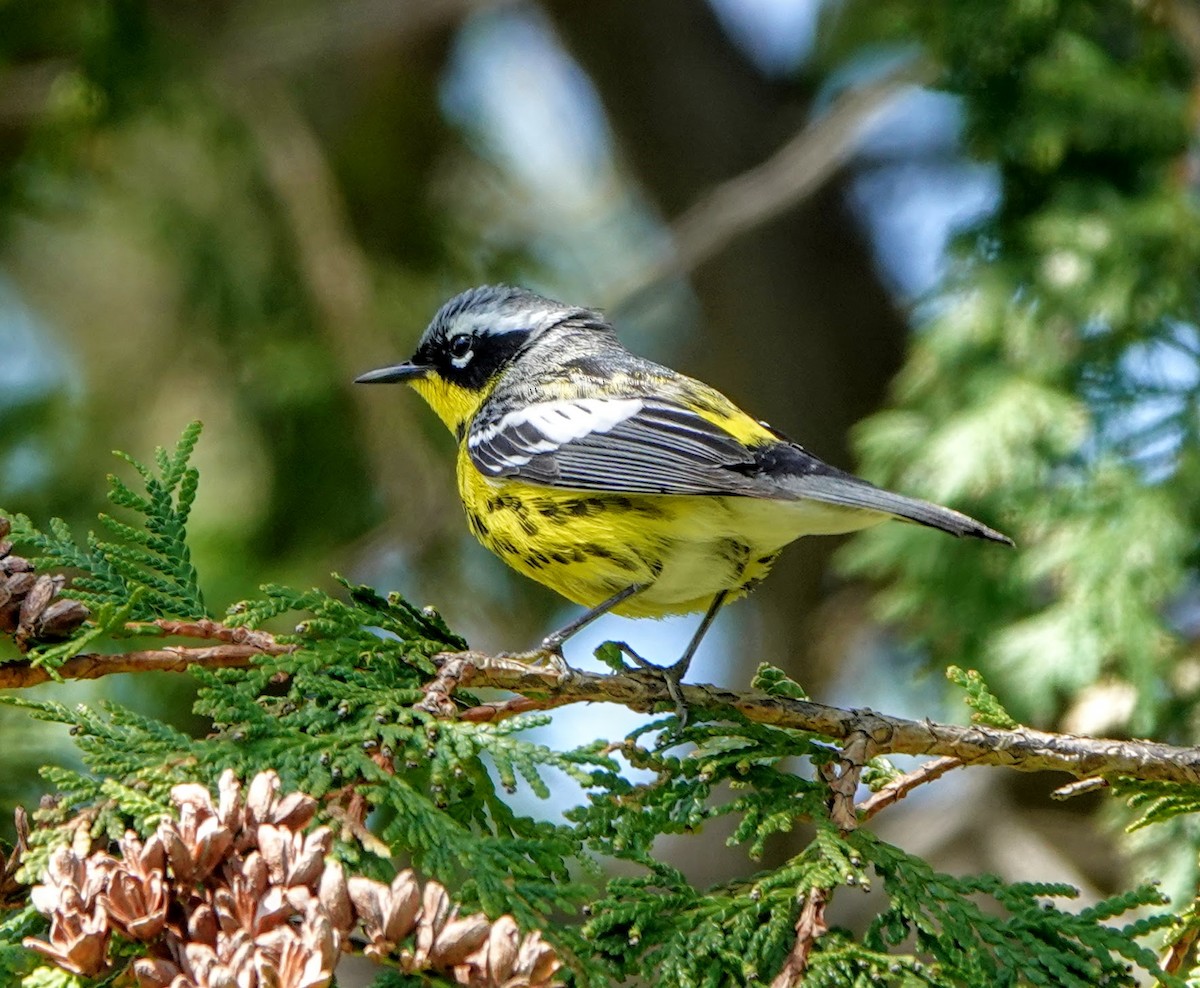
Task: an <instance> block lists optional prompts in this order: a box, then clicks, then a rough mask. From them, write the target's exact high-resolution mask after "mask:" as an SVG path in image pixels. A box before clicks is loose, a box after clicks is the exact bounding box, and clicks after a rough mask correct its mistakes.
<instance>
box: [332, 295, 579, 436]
mask: <svg viewBox="0 0 1200 988" xmlns="http://www.w3.org/2000/svg"><path fill="white" fill-rule="evenodd" d="M579 317H584V318H587V319H589V320H590V319H595V318H596V314H595V313H594V312H591V311H590V310H588V309H581V308H578V307H577V306H570V305H563V304H562V303H561V302H555V301H553V300H552V299H548V298H543V297H542V296H541V295H536V294H534V293H533V292H530V291H527V290H525V289H524V288H513V287H510V286H508V285H485V286H483V287H480V288H471V289H468V290H467V291H465V292H462V293H460V294H458V295H455V296H454V298H452V299H450V301H448V302H447V303H446V304H445V305H443V306H442V307H441V308H440V309H439V310H438V312H437V315H435V316H434V317H433V321H432V322H431V323H430V324H429V327H428V328H427V329H426V330H425V332H424V333H423V334H422V335H421V339H420V342H418V344H417V349H416V352H414V353H413V355H412V356H411V357H410V358H409V359H408V360H406V361H405V362H404V363H401V364H394V365H392V366H390V367H381V368H380V369H378V370H373V371H368V372H367V373H366V374H362V375H360V376H359V377H357V378H355V382H356V383H358V384H384V383H394V382H404V383H407V384H411V385H412V386H413V388H414V389H415V390H416V391H417V392H418V393H419V394H420V395H421V397H422V398H424V399H425V401H426V402H428V403H429V406H430V407H431V408H432V409H433V410H434V411H435V412H436V413H437V414H438V417H439V418H441V420H442V421H443V422H445V423H446V425H447V426H448V427H449V428H450V430H451V431H452V432H455V433H459V432H460V431H461V429H462V428H463V426H465V424H466V423H467V422H469V421H470V420H471V418H472V417H473V416H474V414H475V412H476V411H477V410H478V409H479V406H480V405H481V404H482V403H483V401H484V400H485V399H486V398H487V396H488V395H489V394H490V393H491V391H492V388H493V387H494V386H495V384H496V381H497V380H498V379H499V377H500V375H501V373H502V372H503V371H504V369H505V368H506V367H508V366H509V364H511V363H512V361H513V360H515V359H516V358H517V356H518V355H519V354H520V353H521V352H522V351H523V350H525V349H526V348H527V347H528V346H529V345H530V344H531V343H532V342H533V341H534V340H535V339H537V338H538V337H539V336H541V335H542V334H543V333H545V332H546V330H548V329H551V328H553V327H554V326H557V325H559V324H560V323H562V322H564V321H566V320H568V319H574V318H579Z"/></svg>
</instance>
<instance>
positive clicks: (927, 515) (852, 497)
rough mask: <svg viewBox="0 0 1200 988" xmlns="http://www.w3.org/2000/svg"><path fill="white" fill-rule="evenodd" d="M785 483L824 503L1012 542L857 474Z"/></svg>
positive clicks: (952, 512) (960, 534)
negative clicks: (868, 481) (884, 488)
mask: <svg viewBox="0 0 1200 988" xmlns="http://www.w3.org/2000/svg"><path fill="white" fill-rule="evenodd" d="M788 487H789V489H790V491H791V492H793V493H794V494H796V495H798V496H799V497H804V498H810V499H811V500H813V501H820V502H822V503H824V504H836V505H839V506H841V507H846V508H861V509H865V510H867V511H878V512H880V513H882V514H887V515H891V516H892V517H893V518H900V519H902V520H904V521H911V522H916V523H917V524H918V525H928V526H929V527H930V528H938V529H941V530H942V531H943V532H949V533H950V534H951V535H955V536H958V537H959V538H962V537H964V536H969V537H971V538H976V539H990V540H991V541H992V542H1002V543H1004V544H1005V545H1013V544H1014V543H1013V540H1012V539H1010V538H1009V537H1008V536H1007V535H1004V534H1003V533H1001V532H997V531H996V530H995V529H994V528H989V527H988V526H987V525H985V524H984V523H983V522H981V521H976V520H975V519H974V518H972V517H971V516H970V515H964V514H963V513H962V512H961V511H955V510H953V509H952V508H943V507H942V506H941V505H940V504H932V503H930V502H929V501H922V500H920V499H918V498H915V497H905V496H904V495H903V494H893V493H892V492H891V491H885V490H883V489H882V488H880V487H876V486H874V485H873V484H869V483H867V481H865V480H859V479H858V478H857V477H851V476H837V475H830V474H809V475H807V476H805V477H796V478H792V479H791V481H790V482H789V484H788Z"/></svg>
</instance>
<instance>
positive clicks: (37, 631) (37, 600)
mask: <svg viewBox="0 0 1200 988" xmlns="http://www.w3.org/2000/svg"><path fill="white" fill-rule="evenodd" d="M11 531H12V522H10V521H9V520H8V519H7V518H5V517H4V516H3V515H0V632H3V633H5V634H9V635H12V636H13V637H14V638H15V639H16V642H17V647H18V648H19V649H21V651H22V652H24V651H26V650H27V649H29V648H30V646H32V645H36V644H38V643H39V642H54V641H64V640H65V639H67V638H70V637H71V633H72V632H73V631H74V630H75V629H76V628H78V627H79V626H80V625H81V624H83V622H84V621H86V620H87V619H88V609H87V608H86V607H84V606H83V604H81V603H80V602H79V601H77V600H70V599H68V598H66V597H60V596H59V593H60V592H61V591H62V588H63V587H64V586H65V585H66V582H67V579H66V577H65V576H62V575H60V574H56V575H54V576H47V575H46V574H41V575H39V574H38V573H36V572H35V571H34V567H33V563H31V562H30V561H29V560H28V559H25V558H24V557H22V556H14V555H13V554H12V550H13V544H12V543H11V542H10V541H8V533H9V532H11Z"/></svg>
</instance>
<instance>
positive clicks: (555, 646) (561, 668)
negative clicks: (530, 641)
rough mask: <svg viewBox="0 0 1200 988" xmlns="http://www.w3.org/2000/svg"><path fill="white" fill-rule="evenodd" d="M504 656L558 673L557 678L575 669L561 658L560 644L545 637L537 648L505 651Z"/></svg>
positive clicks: (563, 676) (564, 677) (564, 676)
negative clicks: (524, 650) (522, 650)
mask: <svg viewBox="0 0 1200 988" xmlns="http://www.w3.org/2000/svg"><path fill="white" fill-rule="evenodd" d="M503 657H504V658H506V659H512V660H513V661H514V662H520V663H523V664H524V665H527V666H535V667H538V668H545V669H549V670H551V671H552V672H554V673H557V674H558V677H559V679H566V678H567V677H568V676H570V675H571V673H573V672H574V671H575V670H574V669H572V668H571V667H570V666H569V665H567V660H566V659H564V658H563V654H562V645H561V644H559V643H557V642H554V641H552V640H551V639H550V638H547V639H546V640H545V641H543V642H542V644H541V645H539V646H538V647H537V648H533V649H530V650H529V651H527V652H505V653H504V656H503Z"/></svg>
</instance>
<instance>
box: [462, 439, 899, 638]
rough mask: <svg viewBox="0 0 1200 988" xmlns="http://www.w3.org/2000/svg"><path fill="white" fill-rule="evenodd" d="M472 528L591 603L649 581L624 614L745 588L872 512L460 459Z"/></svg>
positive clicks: (523, 565) (703, 602) (530, 572)
mask: <svg viewBox="0 0 1200 988" xmlns="http://www.w3.org/2000/svg"><path fill="white" fill-rule="evenodd" d="M458 484H459V494H460V495H461V497H462V500H463V505H464V507H465V508H466V511H467V521H468V523H469V525H470V527H471V531H472V533H473V534H474V535H475V537H476V538H477V539H479V541H480V542H482V543H483V545H484V546H486V547H487V548H488V549H490V550H492V552H494V553H496V555H498V556H499V557H500V558H501V559H503V560H504V561H505V562H506V563H508V565H509V566H511V567H512V568H513V569H515V570H517V571H518V572H520V573H523V574H524V575H526V576H528V577H530V578H531V579H533V580H536V581H538V582H539V583H542V584H544V585H545V586H548V587H550V588H551V589H552V590H555V591H557V592H558V593H560V594H562V595H563V596H564V597H566V598H567V599H568V600H572V601H574V602H575V603H577V604H582V605H583V606H585V607H594V606H595V605H597V604H599V603H601V602H602V601H604V600H607V599H608V598H609V597H611V596H613V594H615V593H617V592H619V591H621V590H624V589H625V588H626V587H628V586H630V585H631V584H641V585H643V586H645V587H646V589H645V590H643V591H642V592H641V593H638V594H637V595H636V596H634V597H632V598H630V599H629V600H627V601H625V602H624V603H622V604H620V605H619V606H618V607H616V608H614V613H616V614H623V615H625V616H627V617H665V616H666V615H668V614H687V613H691V612H694V611H702V610H705V609H707V608H708V606H709V604H710V603H711V602H712V599H713V597H714V596H715V595H716V594H717V593H719V592H721V591H722V590H725V591H728V592H729V594H730V599H736V598H737V597H741V596H744V595H745V594H746V593H748V592H749V591H750V590H751V589H753V587H754V586H755V585H756V584H757V583H758V582H759V581H760V580H762V579H763V577H765V576H766V575H767V573H768V571H769V570H770V568H771V564H772V563H773V562H774V561H775V558H776V556H778V554H779V551H780V550H781V549H782V548H783V547H784V546H785V545H787V544H788V543H789V542H793V541H795V540H796V539H797V538H799V537H800V536H802V535H812V534H833V533H837V532H849V531H856V530H857V529H860V528H866V527H868V526H870V525H873V524H876V523H877V522H880V521H883V520H884V519H885V518H886V517H887V516H886V515H880V514H877V513H874V512H868V511H861V510H854V509H846V508H836V507H833V506H830V505H823V504H818V503H817V502H813V501H782V500H780V501H772V500H766V499H761V498H747V497H716V496H700V495H694V496H693V495H661V494H659V495H655V494H620V493H612V492H605V491H577V490H566V489H562V488H555V487H544V486H542V485H538V484H529V483H526V482H524V481H520V480H512V479H508V478H500V479H493V478H489V477H485V476H483V475H482V474H480V473H479V472H478V471H477V470H476V469H475V467H474V466H473V465H472V463H471V461H470V458H469V456H468V455H467V454H466V451H465V450H463V451H461V452H460V454H459V458H458Z"/></svg>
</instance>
